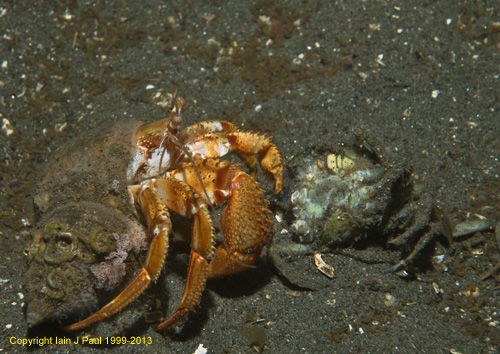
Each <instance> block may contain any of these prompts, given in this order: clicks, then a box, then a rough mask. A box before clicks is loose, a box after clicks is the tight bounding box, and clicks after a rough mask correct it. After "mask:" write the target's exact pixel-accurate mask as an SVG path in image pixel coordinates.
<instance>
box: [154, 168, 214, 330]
mask: <svg viewBox="0 0 500 354" xmlns="http://www.w3.org/2000/svg"><path fill="white" fill-rule="evenodd" d="M200 183H201V182H200ZM148 185H149V186H151V188H152V189H154V190H155V192H156V193H157V195H158V196H159V197H160V198H161V199H162V200H163V201H164V202H165V204H166V205H167V206H168V208H169V209H170V210H172V211H174V212H176V213H177V214H180V215H183V216H186V217H192V216H194V225H193V230H192V238H191V259H190V262H189V270H188V276H187V281H186V285H185V287H184V294H183V296H182V299H181V302H180V304H179V306H178V307H177V310H175V312H174V313H173V314H172V315H171V316H170V317H169V318H168V319H167V320H166V321H164V322H162V323H161V324H160V325H158V327H157V329H158V330H165V329H168V328H169V327H171V326H172V325H173V324H175V323H176V322H177V321H178V320H180V319H181V318H182V317H184V315H185V314H186V313H187V312H188V311H189V310H191V309H192V308H193V307H194V306H196V304H197V303H198V301H199V299H200V297H201V294H202V292H203V289H205V283H206V281H207V278H208V272H209V261H210V260H211V259H212V256H213V254H214V250H215V248H214V239H215V236H214V234H215V231H214V228H213V224H212V219H211V218H210V213H209V211H208V206H207V202H206V201H205V200H204V199H203V198H201V197H200V196H199V194H198V193H196V192H194V191H193V189H192V188H191V187H190V186H189V185H187V184H186V183H183V182H182V181H179V180H177V179H174V178H171V177H168V176H167V177H165V178H158V179H151V180H150V181H148Z"/></svg>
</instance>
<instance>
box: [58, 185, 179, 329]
mask: <svg viewBox="0 0 500 354" xmlns="http://www.w3.org/2000/svg"><path fill="white" fill-rule="evenodd" d="M130 193H131V194H132V196H133V198H134V199H135V201H136V202H137V203H138V205H139V206H140V208H141V209H142V212H143V214H144V216H145V218H146V221H147V224H148V227H149V233H150V234H151V235H153V239H152V241H151V244H150V245H149V249H148V254H147V257H146V261H145V263H144V266H143V268H142V269H141V271H140V272H139V274H138V275H137V276H136V277H135V279H134V280H133V281H132V282H131V283H130V284H129V285H128V286H127V287H126V288H125V290H123V291H122V292H121V293H120V294H119V295H118V296H117V297H116V298H115V299H114V300H113V301H111V302H109V303H108V304H107V305H105V306H104V307H102V308H101V309H100V310H99V311H98V312H96V313H94V314H93V315H91V316H89V317H87V318H86V319H84V320H82V321H80V322H77V323H74V324H71V325H68V326H65V327H63V329H64V330H69V331H76V330H80V329H83V328H85V327H87V326H89V325H91V324H93V323H96V322H100V321H102V320H104V319H105V318H107V317H109V316H112V315H113V314H115V313H117V312H118V311H120V310H122V309H123V308H125V307H126V306H127V305H128V304H130V303H131V302H132V301H134V300H135V299H137V298H138V297H139V296H140V295H141V294H142V293H143V292H144V290H146V289H147V287H148V286H149V284H150V283H151V281H156V280H157V279H158V276H159V275H160V272H161V269H162V268H163V263H164V262H165V256H166V254H167V250H168V236H169V234H170V231H171V229H172V224H171V222H170V215H169V213H168V210H167V209H166V207H165V205H164V203H163V202H162V201H161V200H160V198H159V197H158V196H157V195H156V194H155V193H154V192H153V191H152V190H151V189H150V188H149V187H148V186H131V187H130Z"/></svg>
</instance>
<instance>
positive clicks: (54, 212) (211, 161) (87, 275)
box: [26, 96, 283, 331]
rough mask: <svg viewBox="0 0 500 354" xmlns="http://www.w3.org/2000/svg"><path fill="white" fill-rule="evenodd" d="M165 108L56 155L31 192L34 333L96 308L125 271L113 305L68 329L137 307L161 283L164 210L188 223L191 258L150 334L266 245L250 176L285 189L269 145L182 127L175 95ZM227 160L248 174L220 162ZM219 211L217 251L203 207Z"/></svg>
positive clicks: (267, 234)
mask: <svg viewBox="0 0 500 354" xmlns="http://www.w3.org/2000/svg"><path fill="white" fill-rule="evenodd" d="M173 102H174V104H173V108H172V110H171V112H170V117H169V118H168V119H163V120H160V121H157V122H154V123H150V124H146V125H142V126H141V125H139V124H137V123H132V124H123V125H119V126H113V127H111V128H110V129H101V130H100V131H99V132H97V133H95V132H94V133H93V134H92V135H90V136H87V137H83V138H81V139H80V140H79V141H77V142H75V143H73V144H72V145H70V146H67V147H64V148H62V149H60V150H58V151H56V152H55V153H54V156H53V157H52V161H51V164H50V165H49V170H48V172H47V174H46V176H45V177H44V178H43V180H42V181H41V183H40V184H39V186H38V189H37V193H36V195H35V204H36V206H37V207H38V210H39V211H40V214H41V218H40V221H39V222H38V225H37V227H36V229H35V231H34V232H33V241H32V242H31V244H30V245H29V248H28V249H27V255H28V259H29V270H28V275H27V279H28V280H27V284H26V287H27V289H28V296H29V298H28V309H27V322H28V325H29V326H30V327H32V326H34V325H37V324H39V323H42V322H47V321H57V322H62V323H71V322H74V319H75V318H78V317H80V318H81V317H82V313H83V314H85V312H87V313H88V309H92V308H96V306H97V304H98V300H99V299H98V298H97V293H98V291H99V289H107V290H114V289H119V286H120V284H122V283H123V281H124V279H126V278H127V276H129V278H130V275H131V274H132V278H133V280H132V281H131V282H130V284H129V285H128V286H127V287H126V288H125V289H124V290H123V291H121V293H120V294H119V295H117V296H116V298H114V299H113V300H112V301H110V302H109V303H107V304H106V305H104V306H103V307H102V308H101V309H100V310H98V311H97V312H95V313H93V314H91V315H90V316H88V317H87V318H84V319H83V320H81V321H79V322H76V323H72V324H69V325H67V324H66V325H65V326H64V329H66V330H79V329H83V328H85V327H87V326H89V325H91V324H93V323H96V322H99V321H101V320H103V319H105V318H107V317H109V316H112V315H113V314H115V313H117V312H119V311H120V310H122V309H123V308H125V307H126V306H127V305H128V304H130V303H131V302H132V301H134V300H135V299H136V298H138V297H139V296H140V295H141V294H142V293H143V292H144V291H145V290H146V288H147V287H148V286H149V285H150V284H151V282H155V281H156V280H157V279H158V278H159V276H160V272H161V270H162V268H163V265H164V262H165V257H166V254H167V250H168V245H169V234H170V232H171V229H172V222H171V217H170V213H171V212H174V213H177V214H180V215H182V216H184V217H188V218H193V220H194V221H193V227H192V235H191V251H190V252H191V255H190V261H189V269H188V275H187V280H186V284H185V289H184V293H183V296H182V299H181V301H180V303H179V305H178V308H177V309H176V310H175V311H174V312H173V313H172V314H171V315H170V316H169V317H168V318H167V319H166V320H164V321H163V322H161V323H160V324H159V325H158V326H157V330H160V331H161V330H166V329H168V328H170V327H171V326H172V325H174V324H175V323H176V322H178V321H179V320H180V319H181V318H183V317H184V316H185V315H186V313H187V312H188V311H189V310H191V309H193V307H194V306H195V305H196V304H197V303H198V302H199V300H200V297H201V294H202V292H203V290H204V288H205V283H206V281H207V279H209V278H215V277H221V276H225V275H230V274H233V273H237V272H240V271H243V270H245V269H247V268H248V267H249V266H252V265H253V264H254V263H255V262H256V260H257V258H258V257H259V254H260V253H261V250H262V248H263V247H264V246H265V245H266V244H267V243H268V242H269V240H270V238H271V228H272V227H271V218H270V211H269V210H268V208H267V204H268V201H267V200H266V199H264V197H263V194H264V191H263V190H262V189H260V188H259V184H258V182H256V181H255V180H254V177H253V175H254V174H255V172H256V168H257V166H258V165H260V167H261V168H262V170H263V171H264V172H265V173H266V174H268V175H269V176H270V177H272V178H273V179H274V191H275V192H276V193H278V192H280V191H281V189H282V185H283V166H282V158H281V155H280V152H279V151H278V149H277V147H276V145H274V144H273V143H272V142H271V138H270V137H268V136H265V135H261V134H257V133H253V132H247V131H240V130H238V129H237V128H236V127H235V126H234V125H233V124H231V123H229V122H223V121H205V122H201V123H197V124H194V125H192V126H189V127H187V128H185V129H181V123H182V114H183V112H184V110H185V107H186V102H185V101H184V100H183V99H182V98H179V97H175V96H174V97H173ZM230 152H233V153H235V154H236V155H237V156H238V157H239V158H241V160H243V162H244V163H245V165H246V166H247V167H248V168H249V169H250V171H251V173H250V174H247V173H246V172H245V171H244V170H243V168H242V167H241V166H240V165H239V164H237V163H231V162H229V161H226V160H222V159H221V157H222V156H224V155H226V154H228V153H230ZM222 203H226V204H227V205H226V207H225V209H224V211H223V213H222V216H221V219H220V229H221V233H222V238H223V241H222V242H221V243H220V244H219V245H218V246H217V247H216V242H215V231H214V225H213V222H212V219H211V215H210V211H209V208H210V207H211V205H216V204H222ZM133 212H135V216H134V213H133ZM144 225H145V226H146V227H144ZM146 249H147V252H146V253H145V257H142V258H141V256H140V255H141V253H142V254H144V251H145V250H146ZM142 259H143V260H142ZM141 262H142V267H141V266H140V265H139V267H138V268H140V271H139V273H134V269H133V267H134V266H137V265H138V264H140V263H141ZM131 264H133V265H132V266H131Z"/></svg>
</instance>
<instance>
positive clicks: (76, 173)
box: [25, 124, 147, 327]
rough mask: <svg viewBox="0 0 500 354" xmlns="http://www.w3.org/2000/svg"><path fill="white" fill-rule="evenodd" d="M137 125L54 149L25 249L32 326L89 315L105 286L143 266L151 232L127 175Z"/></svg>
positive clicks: (103, 131) (106, 289)
mask: <svg viewBox="0 0 500 354" xmlns="http://www.w3.org/2000/svg"><path fill="white" fill-rule="evenodd" d="M137 127H138V125H137V124H131V125H119V126H110V127H109V128H108V129H99V130H96V131H93V132H91V133H88V134H86V135H85V136H84V137H82V138H80V139H78V140H75V141H72V142H71V144H70V145H68V146H65V147H62V148H61V149H59V150H58V151H56V152H55V153H54V155H53V156H52V159H51V162H50V163H49V165H48V170H47V174H46V175H45V176H44V178H43V179H42V181H41V182H40V184H39V186H38V188H37V193H36V195H35V198H34V201H35V204H36V206H37V209H38V211H39V213H40V219H39V221H38V223H37V226H36V227H35V229H34V231H33V232H32V240H31V242H30V244H29V246H28V249H27V254H28V262H29V269H28V272H27V274H26V278H25V286H26V290H27V322H28V326H29V327H32V326H35V325H37V324H40V323H43V322H64V321H65V320H70V321H74V320H76V319H81V318H83V317H85V316H87V315H89V314H90V313H92V312H93V311H95V310H96V309H98V308H99V306H100V305H102V304H101V303H100V302H99V299H101V298H102V297H103V296H101V295H102V294H101V293H102V292H108V293H109V292H110V291H113V290H115V289H116V288H118V287H119V285H120V284H122V283H125V280H126V279H128V278H129V277H130V276H132V275H133V274H134V272H135V271H136V270H137V269H138V268H139V267H140V261H141V251H143V250H144V249H145V248H146V243H147V234H146V232H145V229H144V227H143V226H142V225H141V224H140V223H139V222H138V221H137V220H136V219H135V217H134V215H133V213H132V207H131V205H130V203H129V202H128V193H127V185H128V181H127V180H126V171H127V166H128V163H129V160H130V155H131V151H132V143H133V139H134V137H135V135H134V134H135V131H136V128H137ZM108 295H109V294H108Z"/></svg>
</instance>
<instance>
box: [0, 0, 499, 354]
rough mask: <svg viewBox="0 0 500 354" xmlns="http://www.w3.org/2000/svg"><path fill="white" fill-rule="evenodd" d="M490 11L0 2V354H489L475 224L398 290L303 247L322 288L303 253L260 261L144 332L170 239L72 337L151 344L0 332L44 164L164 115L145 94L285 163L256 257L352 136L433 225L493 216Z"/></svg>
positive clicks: (495, 146)
mask: <svg viewBox="0 0 500 354" xmlns="http://www.w3.org/2000/svg"><path fill="white" fill-rule="evenodd" d="M499 10H500V2H499V1H466V0H443V1H382V0H381V1H361V0H357V1H319V0H317V1H306V0H304V1H279V0H275V1H256V2H252V1H248V2H247V1H232V2H230V1H220V0H213V1H189V0H186V1H144V2H139V1H103V2H97V1H96V2H93V1H69V0H68V1H28V0H26V1H23V0H20V1H18V0H16V1H3V2H1V3H0V35H1V36H0V64H1V65H0V93H1V94H0V115H1V116H0V120H2V122H1V125H2V130H1V132H0V147H1V149H2V152H1V156H0V157H1V159H0V160H1V171H0V213H1V223H0V225H1V228H0V242H1V247H0V269H1V276H0V278H1V280H0V299H1V301H0V306H1V313H2V316H1V318H0V331H1V333H2V334H1V339H0V352H5V353H17V352H25V351H26V350H29V351H32V352H51V353H55V352H57V353H65V352H72V353H86V352H91V351H92V352H95V351H101V350H102V351H104V350H106V351H109V352H116V353H118V352H120V353H125V352H126V353H128V352H134V353H142V352H165V353H172V352H180V353H193V352H194V351H195V349H196V348H197V347H198V345H199V344H203V346H204V347H205V348H207V349H208V353H258V352H264V353H299V352H304V353H319V352H330V353H368V352H370V353H390V352H400V353H415V352H422V351H425V352H435V353H437V352H439V353H496V352H498V347H499V346H500V329H499V328H498V327H499V325H500V324H499V321H500V313H499V310H498V296H499V293H500V290H499V288H498V285H499V281H500V275H499V274H497V273H494V274H493V276H491V277H490V278H488V279H486V280H481V276H482V275H483V274H484V273H485V272H486V271H488V270H489V269H491V268H492V267H493V266H494V265H495V264H497V263H498V261H499V260H500V255H499V249H498V245H497V243H496V240H495V234H494V232H493V231H492V230H489V231H485V232H481V233H480V232H477V233H474V234H472V235H469V236H466V237H463V238H461V239H459V240H453V242H452V243H451V245H446V242H443V245H441V243H436V244H435V245H433V247H435V250H433V249H431V250H430V252H427V253H428V254H426V255H425V256H422V257H421V258H422V259H421V262H423V264H426V265H427V266H422V267H419V270H418V271H417V272H416V273H415V274H414V276H413V277H410V278H409V279H402V278H400V277H399V276H398V275H396V274H395V273H394V272H393V271H392V266H393V264H391V262H392V261H393V260H394V257H393V255H395V256H396V259H397V252H396V251H394V250H390V248H389V247H384V245H380V243H377V242H373V243H370V242H367V243H365V244H364V245H363V246H362V247H349V248H342V249H333V250H330V251H329V250H328V249H326V248H324V247H321V246H320V245H319V246H318V245H317V244H315V245H314V247H315V248H316V249H317V250H318V251H321V252H322V254H323V259H324V260H325V261H326V262H327V263H328V264H330V265H332V266H333V267H334V268H335V277H334V278H333V279H329V278H327V277H326V276H324V275H323V274H321V273H320V272H319V271H318V270H317V269H316V267H315V265H314V261H313V255H312V254H305V255H300V254H297V255H291V256H288V257H286V258H285V259H283V260H282V261H281V262H278V263H276V262H272V260H271V259H270V258H269V257H266V255H263V256H262V257H261V260H260V261H259V262H258V264H257V268H255V269H250V270H249V271H247V272H245V273H242V274H240V275H236V276H232V277H229V278H227V279H220V280H216V281H210V282H209V284H208V287H207V290H206V291H205V293H204V295H203V299H202V301H201V304H200V306H198V307H197V310H196V311H195V312H193V313H191V314H190V315H189V320H188V321H187V322H186V323H185V324H184V326H183V327H180V328H179V329H178V330H177V332H175V333H170V334H168V335H162V334H160V333H157V332H155V331H154V324H152V323H145V321H144V318H143V314H144V313H147V312H150V311H152V310H153V309H154V306H155V303H156V300H157V299H161V300H162V303H163V304H164V305H163V307H162V308H163V310H164V311H166V312H171V311H172V310H173V308H174V306H175V305H176V304H177V301H178V300H179V298H180V293H181V291H182V286H183V274H185V273H183V269H185V267H186V264H187V263H186V261H187V257H188V255H187V253H186V248H185V246H184V245H182V244H178V245H174V246H172V247H171V249H170V254H169V256H168V259H167V263H166V266H165V271H164V272H163V273H164V276H162V278H161V279H162V280H161V281H160V282H159V283H158V284H157V285H155V286H152V287H151V289H149V290H148V291H147V292H146V293H145V294H144V295H143V296H141V297H140V298H139V300H138V301H136V302H135V303H134V304H133V305H132V306H130V307H129V309H128V310H127V311H124V312H123V313H121V314H119V315H118V316H115V317H113V318H112V319H110V320H109V321H107V322H106V323H104V324H103V325H100V326H97V327H94V328H90V329H88V330H87V331H84V333H86V334H90V335H93V336H99V335H104V336H112V335H122V334H126V335H127V336H140V337H146V338H150V339H151V344H149V345H144V344H140V345H130V344H126V345H108V346H91V345H75V344H72V345H55V344H53V345H47V346H44V347H38V346H32V347H30V348H29V349H28V348H25V347H22V346H19V345H13V344H11V339H12V338H13V337H15V338H17V339H22V338H26V337H27V335H28V333H27V327H26V320H25V315H24V310H23V307H25V303H24V301H25V300H26V299H25V298H24V296H25V290H24V289H23V274H24V273H25V269H26V257H25V256H24V253H23V252H24V249H25V247H26V245H27V243H28V242H29V237H30V236H29V235H30V230H31V229H32V227H33V226H34V225H36V221H37V215H36V211H35V209H34V207H33V202H32V197H33V193H34V190H35V187H36V184H37V182H38V181H39V178H40V177H41V176H42V175H43V171H44V167H45V166H46V165H47V161H48V160H49V158H50V156H51V154H52V153H53V152H54V151H55V150H56V149H57V148H58V147H60V146H61V145H63V144H66V143H71V141H72V140H73V139H74V138H76V137H77V136H79V135H80V134H81V133H82V132H84V131H88V130H90V129H92V128H95V127H100V126H103V125H104V124H109V123H113V122H119V121H122V120H125V119H130V118H132V119H136V120H141V121H148V122H152V121H155V120H157V119H160V118H162V117H164V116H165V115H166V112H165V110H164V109H162V108H161V107H160V105H159V104H160V103H161V102H158V99H157V98H155V97H156V96H155V95H156V94H157V93H158V92H160V91H161V92H170V91H171V90H172V88H173V87H177V89H178V92H179V94H180V95H181V96H182V97H185V98H186V99H188V100H189V102H190V107H189V109H188V111H187V112H186V114H185V125H189V124H192V123H194V122H198V121H202V120H207V119H219V120H227V121H230V122H232V123H234V124H236V125H237V126H238V127H241V128H244V129H250V130H254V131H259V132H264V133H267V134H270V135H272V136H273V140H274V142H275V143H276V144H277V145H278V147H279V149H280V150H281V152H282V154H283V157H284V164H285V166H286V178H285V189H284V192H283V193H282V194H280V195H277V196H275V195H273V194H272V193H269V194H268V196H267V197H268V199H270V202H271V209H272V210H273V212H275V213H282V214H283V215H285V218H284V220H283V221H282V222H280V223H278V222H277V221H276V222H275V227H276V230H275V231H274V233H275V235H274V243H275V244H281V243H286V242H289V241H290V240H291V239H292V235H291V232H290V222H291V219H290V205H289V198H290V192H291V191H292V190H293V186H294V183H296V178H295V176H296V174H297V169H298V168H300V167H301V166H302V165H303V164H304V161H305V160H307V159H308V158H310V157H311V156H315V155H317V156H320V155H321V154H322V153H324V152H325V151H333V150H334V149H336V148H338V147H339V146H340V145H339V144H342V143H345V144H349V143H352V141H353V130H354V129H356V128H357V129H361V130H362V131H364V132H366V133H369V134H370V135H371V136H373V137H374V138H375V139H376V140H377V141H378V142H379V144H380V147H381V148H382V150H383V151H385V152H386V160H387V162H388V163H389V164H393V165H394V164H396V165H398V166H405V167H411V168H412V171H413V176H414V178H415V179H416V180H424V181H426V182H425V183H427V184H428V185H429V186H433V187H435V189H436V190H437V192H436V193H435V195H434V201H435V203H436V205H439V206H440V207H441V208H442V210H444V211H445V212H446V213H447V215H448V217H449V219H450V220H451V222H452V223H453V224H457V223H459V222H462V221H467V220H476V219H478V217H485V218H488V219H491V220H496V221H498V220H500V217H499V214H500V213H499V210H500V209H499V191H500V189H499V188H500V183H499V173H500V165H499V161H498V156H499V154H500V139H498V136H499V135H500V125H499V124H498V121H499V119H500V116H499V113H498V110H499V109H500V107H499V102H500V83H499V75H500V72H499V68H500V60H499V54H500V41H499V40H500V22H499V21H500V17H499ZM263 16H264V17H263ZM259 178H260V180H261V181H262V180H263V179H262V176H259ZM264 186H265V188H266V189H267V190H268V191H270V190H271V187H272V186H271V184H270V183H265V184H264ZM287 231H288V232H287ZM436 255H445V256H444V259H442V262H441V263H432V262H431V260H432V257H433V256H436ZM366 259H371V260H374V259H375V260H379V261H375V262H367V261H366ZM169 267H171V268H169ZM172 268H179V269H180V270H179V272H172V271H169V269H172ZM290 273H293V274H295V275H296V276H295V277H294V279H293V280H292V279H289V278H288V277H287V276H286V274H290ZM29 336H30V338H45V337H47V338H50V337H55V336H59V337H61V336H64V333H62V332H60V331H59V330H57V329H56V328H55V327H53V326H44V327H43V328H38V329H37V330H36V331H34V332H33V331H30V333H29ZM66 336H67V335H66ZM69 338H71V340H76V338H77V337H76V336H70V337H69Z"/></svg>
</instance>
